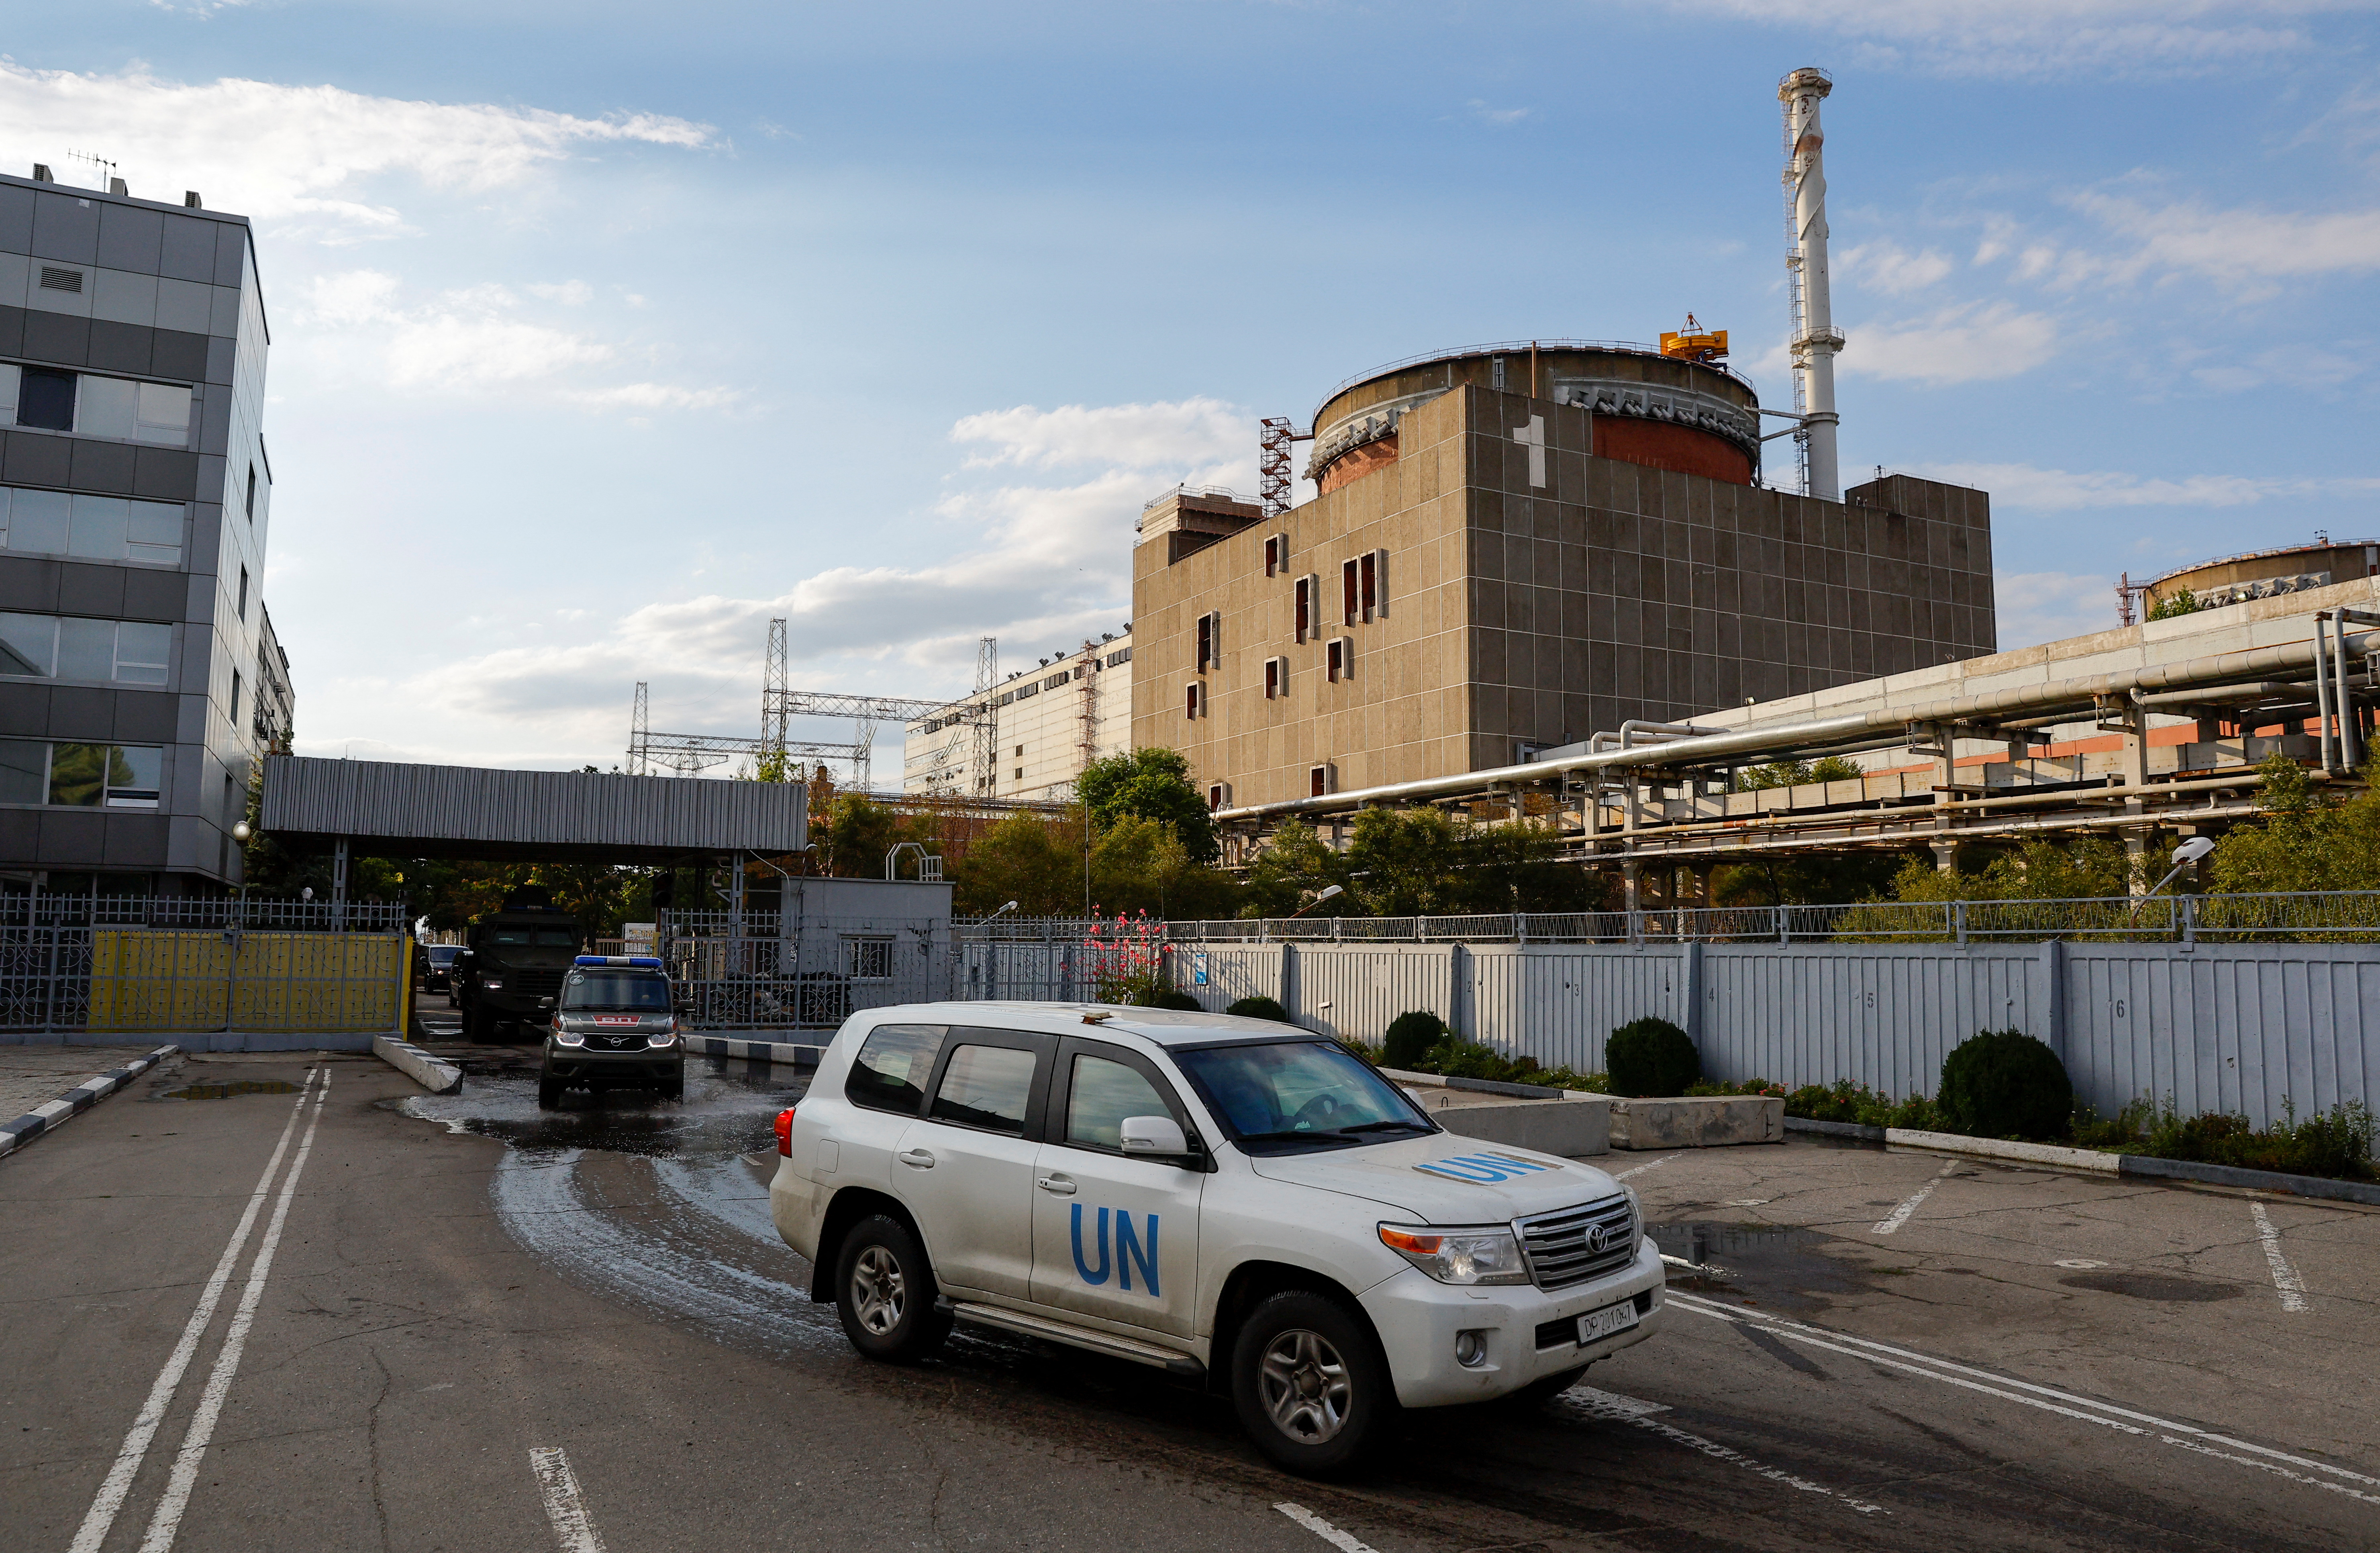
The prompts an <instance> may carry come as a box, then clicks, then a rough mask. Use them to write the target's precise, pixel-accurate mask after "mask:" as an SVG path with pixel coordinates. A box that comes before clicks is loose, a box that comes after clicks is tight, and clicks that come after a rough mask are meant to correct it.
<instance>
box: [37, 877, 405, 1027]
mask: <svg viewBox="0 0 2380 1553" xmlns="http://www.w3.org/2000/svg"><path fill="white" fill-rule="evenodd" d="M406 931H407V913H406V910H405V907H404V906H403V904H388V903H381V902H354V901H348V902H334V901H306V900H280V899H274V898H269V897H264V896H259V895H254V894H251V895H249V896H247V897H246V898H244V899H243V898H242V897H240V896H238V895H225V896H208V897H193V896H180V895H53V894H46V893H27V894H21V895H5V896H0V1030H8V1031H19V1032H32V1031H42V1032H44V1033H49V1032H56V1031H61V1030H65V1031H76V1030H122V1031H127V1032H135V1031H139V1032H157V1031H175V1030H188V1031H199V1030H220V1029H275V1030H325V1031H327V1030H357V1029H364V1028H377V1027H382V1026H385V1025H390V1024H391V1023H393V1022H394V1020H395V988H396V986H397V984H398V973H399V971H400V970H401V965H400V961H401V958H402V956H401V954H400V952H399V950H398V948H397V947H396V945H397V943H398V940H400V939H401V938H402V936H403V935H404V934H405V933H406Z"/></svg>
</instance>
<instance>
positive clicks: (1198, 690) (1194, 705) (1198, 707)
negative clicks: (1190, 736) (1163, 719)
mask: <svg viewBox="0 0 2380 1553" xmlns="http://www.w3.org/2000/svg"><path fill="white" fill-rule="evenodd" d="M1206 710H1207V687H1206V686H1204V685H1202V684H1200V683H1199V682H1198V681H1196V680H1195V679H1194V680H1192V681H1191V682H1190V683H1189V684H1188V685H1187V686H1184V688H1183V693H1182V715H1183V716H1184V717H1186V718H1193V719H1195V718H1196V717H1198V716H1199V715H1200V714H1202V713H1203V712H1205V711H1206Z"/></svg>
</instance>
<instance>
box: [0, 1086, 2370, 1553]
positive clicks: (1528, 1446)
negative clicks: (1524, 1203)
mask: <svg viewBox="0 0 2380 1553" xmlns="http://www.w3.org/2000/svg"><path fill="white" fill-rule="evenodd" d="M508 1069H509V1071H508ZM689 1080H690V1082H689V1092H688V1100H687V1102H686V1105H684V1106H683V1107H664V1106H646V1105H643V1104H641V1103H638V1102H636V1101H633V1100H631V1099H629V1098H613V1099H611V1100H608V1101H604V1102H601V1103H598V1102H595V1101H593V1100H591V1099H576V1098H575V1099H574V1100H573V1102H572V1103H571V1104H570V1105H569V1106H567V1107H566V1108H565V1110H564V1111H562V1112H560V1113H558V1114H556V1113H542V1112H540V1111H539V1110H537V1108H536V1105H535V1103H534V1096H533V1093H532V1092H531V1086H530V1080H529V1078H528V1075H527V1074H526V1073H524V1072H522V1071H520V1068H519V1064H518V1063H517V1062H511V1063H509V1064H508V1063H507V1062H506V1061H505V1056H504V1054H502V1053H497V1054H483V1055H482V1056H481V1058H480V1059H479V1071H477V1072H475V1073H474V1074H473V1076H472V1078H471V1079H470V1081H469V1082H468V1084H467V1086H466V1088H465V1091H464V1093H463V1094H462V1095H461V1096H456V1097H443V1098H442V1097H430V1096H425V1095H423V1094H422V1093H421V1092H420V1091H419V1089H418V1088H417V1087H416V1086H412V1085H411V1084H410V1083H408V1082H407V1081H406V1080H404V1079H403V1078H401V1077H400V1076H398V1075H397V1074H395V1073H394V1072H392V1071H391V1070H389V1069H388V1068H387V1067H385V1066H384V1065H383V1064H381V1063H379V1062H375V1061H373V1060H370V1059H364V1058H348V1057H337V1058H331V1059H326V1060H321V1061H316V1060H314V1059H310V1058H308V1057H305V1056H302V1055H301V1056H264V1055H261V1054H260V1055H251V1056H244V1057H237V1058H212V1059H194V1058H186V1059H180V1060H176V1062H172V1063H171V1064H169V1065H167V1066H166V1067H163V1068H161V1069H160V1070H158V1071H157V1072H156V1073H154V1074H151V1075H149V1076H148V1077H147V1078H146V1079H144V1080H143V1081H142V1083H141V1084H140V1085H139V1086H135V1088H134V1089H132V1090H130V1091H128V1092H127V1093H126V1094H124V1095H122V1096H119V1097H117V1098H115V1099H112V1100H109V1101H107V1102H104V1103H103V1105H102V1106H100V1107H99V1108H97V1109H96V1110H92V1111H91V1112H90V1113H89V1114H88V1115H87V1116H85V1117H84V1118H82V1119H80V1120H79V1121H78V1122H76V1124H75V1126H74V1127H73V1128H71V1129H68V1130H67V1131H65V1132H62V1133H61V1134H58V1135H57V1136H55V1137H53V1138H46V1139H43V1140H41V1141H40V1142H39V1143H38V1144H37V1145H35V1146H34V1147H30V1148H29V1149H27V1150H25V1151H24V1152H22V1153H21V1154H19V1155H18V1156H15V1157H13V1158H11V1159H7V1160H6V1161H0V1205H5V1207H0V1221H5V1222H6V1223H7V1224H8V1225H9V1226H10V1229H9V1240H8V1243H7V1250H6V1253H5V1255H6V1275H7V1276H6V1282H5V1285H0V1287H5V1290H6V1292H5V1294H0V1299H5V1300H6V1305H5V1308H6V1313H7V1320H6V1324H5V1326H0V1363H5V1364H6V1365H7V1366H8V1369H9V1374H10V1376H11V1381H12V1384H11V1386H10V1388H9V1389H8V1393H7V1401H6V1404H5V1406H6V1411H5V1413H0V1420H5V1425H6V1426H5V1428H0V1436H5V1449H0V1496H5V1501H6V1504H7V1505H8V1507H9V1509H8V1512H7V1513H8V1531H7V1535H6V1542H7V1545H8V1546H10V1547H32V1548H56V1549H61V1550H64V1549H68V1548H76V1549H79V1550H81V1553H113V1550H117V1549H130V1548H133V1547H142V1546H144V1545H145V1546H149V1547H152V1548H155V1547H175V1546H178V1547H193V1548H205V1549H217V1548H221V1549H235V1548H236V1549H239V1550H241V1553H248V1550H252V1549H255V1548H258V1547H292V1548H297V1547H302V1548H308V1549H316V1548H322V1547H389V1548H408V1549H410V1548H454V1549H462V1548H466V1547H468V1548H471V1549H474V1550H477V1549H485V1548H519V1549H524V1550H528V1549H536V1550H539V1553H544V1550H548V1549H553V1548H555V1547H562V1548H565V1549H568V1550H572V1553H577V1550H579V1549H584V1548H590V1547H608V1548H611V1549H613V1550H615V1553H625V1550H627V1549H639V1548H663V1547H719V1546H731V1545H732V1546H771V1547H779V1546H782V1547H837V1548H845V1547H853V1546H863V1547H895V1546H917V1547H1033V1548H1041V1547H1051V1548H1062V1547H1087V1548H1088V1547H1098V1548H1103V1549H1104V1548H1112V1547H1117V1546H1119V1545H1121V1544H1124V1543H1128V1542H1129V1543H1136V1544H1146V1543H1156V1544H1160V1545H1161V1546H1164V1547H1169V1548H1172V1547H1191V1548H1196V1547H1229V1548H1232V1549H1233V1550H1234V1553H1246V1550H1265V1549H1276V1548H1278V1549H1293V1550H1299V1553H1318V1550H1319V1549H1322V1548H1325V1547H1331V1546H1333V1545H1334V1542H1333V1539H1338V1540H1337V1541H1336V1543H1335V1545H1336V1546H1338V1547H1342V1548H1352V1547H1368V1548H1372V1549H1377V1550H1378V1553H1403V1550H1408V1549H1415V1550H1417V1549H1438V1550H1452V1549H1467V1548H1486V1547H1505V1548H1547V1549H1558V1548H1559V1549H1567V1548H1585V1547H1641V1548H1664V1549H1670V1548H1674V1549H1686V1548H1709V1547H1742V1548H1788V1547H1814V1546H1815V1547H1876V1548H1885V1547H1895V1548H1898V1547H1909V1546H1913V1545H1922V1544H1932V1545H1937V1546H1949V1547H2024V1548H2069V1547H2070V1548H2086V1547H2087V1548H2107V1547H2134V1548H2160V1549H2162V1548H2174V1547H2209V1548H2212V1547H2242V1548H2274V1549H2279V1548H2285V1547H2286V1548H2306V1547H2321V1548H2330V1547H2341V1548H2355V1547H2374V1546H2380V1537H2376V1536H2375V1528H2380V1429H2375V1426H2374V1425H2375V1419H2374V1402H2373V1400H2372V1395H2371V1391H2372V1388H2371V1385H2370V1377H2372V1376H2373V1375H2374V1373H2375V1370H2376V1369H2380V1366H2375V1363H2374V1360H2375V1357H2380V1356H2376V1355H2375V1354H2374V1352H2373V1350H2374V1332H2375V1324H2374V1294H2375V1292H2380V1291H2375V1286H2374V1285H2375V1280H2380V1212H2375V1211H2374V1210H2369V1209H2361V1208H2356V1207H2341V1206H2334V1205H2314V1204H2308V1203H2301V1202H2294V1201H2290V1200H2287V1199H2268V1200H2258V1199H2254V1198H2252V1197H2250V1196H2248V1195H2244V1194H2240V1193H2233V1192H2220V1191H2194V1190H2189V1189H2184V1188H2176V1187H2168V1186H2151V1185H2143V1184H2139V1183H2129V1182H2127V1183H2116V1182H2110V1181H2107V1180H2102V1179H2088V1180H2085V1179H2082V1178H2077V1177H2070V1176H2061V1175H2058V1174H2056V1173H2054V1172H2048V1171H2032V1170H2008V1169H2001V1168H1998V1167H1995V1166H1990V1165H1982V1164H1975V1163H1971V1162H1963V1161H1959V1162H1954V1161H1949V1160H1946V1159H1941V1158H1939V1157H1934V1156H1925V1155H1919V1154H1901V1153H1886V1152H1883V1151H1881V1150H1876V1149H1872V1148H1861V1147H1833V1146H1829V1145H1824V1144H1818V1143H1813V1142H1809V1141H1806V1140H1803V1139H1799V1138H1797V1139H1796V1140H1794V1141H1793V1142H1791V1143H1789V1144H1787V1145H1784V1146H1769V1147H1754V1148H1738V1149H1723V1150H1706V1151H1699V1152H1688V1153H1682V1154H1677V1155H1669V1156H1663V1155H1649V1156H1647V1155H1624V1154H1621V1155H1613V1156H1610V1157H1609V1159H1607V1160H1606V1161H1603V1162H1604V1163H1606V1164H1607V1165H1608V1166H1609V1168H1610V1169H1611V1170H1613V1171H1626V1172H1630V1174H1629V1178H1630V1181H1631V1183H1632V1184H1633V1185H1634V1186H1636V1187H1637V1188H1638V1189H1639V1191H1640V1192H1641V1193H1642V1194H1643V1196H1644V1200H1645V1208H1646V1212H1647V1216H1648V1219H1650V1221H1651V1222H1652V1223H1653V1225H1654V1226H1655V1227H1656V1228H1655V1232H1656V1234H1657V1236H1658V1238H1659V1239H1660V1241H1661V1243H1662V1244H1663V1245H1664V1247H1665V1248H1666V1249H1668V1250H1670V1252H1671V1253H1672V1254H1673V1255H1674V1256H1678V1257H1679V1258H1681V1259H1682V1261H1684V1262H1687V1263H1691V1264H1693V1265H1694V1266H1693V1268H1673V1271H1674V1272H1675V1273H1676V1276H1677V1282H1676V1284H1675V1286H1674V1289H1675V1292H1674V1294H1673V1298H1674V1300H1675V1301H1676V1306H1677V1310H1678V1318H1677V1319H1676V1320H1674V1321H1673V1322H1672V1324H1671V1326H1670V1329H1669V1330H1668V1331H1667V1332H1665V1333H1663V1334H1662V1335H1661V1336H1659V1337H1658V1338H1657V1339H1656V1340H1654V1341H1648V1342H1646V1343H1644V1344H1641V1345H1639V1346H1638V1347H1635V1348H1633V1349H1630V1350H1627V1351H1625V1352H1624V1353H1621V1355H1620V1356H1619V1357H1618V1358H1617V1359H1615V1360H1613V1361H1612V1362H1610V1363H1609V1364H1607V1365H1601V1366H1599V1367H1597V1369H1596V1370H1594V1371H1592V1372H1590V1374H1589V1376H1588V1377H1587V1382H1588V1383H1587V1384H1586V1385H1585V1386H1583V1387H1581V1388H1579V1389H1574V1390H1573V1392H1572V1393H1570V1394H1569V1396H1567V1397H1566V1398H1564V1399H1563V1400H1562V1401H1561V1402H1560V1404H1558V1405H1557V1406H1555V1407H1553V1408H1550V1409H1547V1410H1545V1411H1543V1412H1540V1413H1534V1414H1515V1413H1506V1412H1500V1411H1494V1410H1489V1411H1486V1412H1466V1413H1462V1414H1459V1415H1457V1414H1448V1413H1436V1414H1415V1415H1412V1416H1411V1417H1410V1418H1409V1419H1408V1420H1407V1422H1406V1425H1405V1426H1404V1427H1403V1431H1402V1434H1401V1438H1400V1439H1399V1440H1398V1442H1397V1443H1396V1444H1395V1446H1394V1447H1393V1448H1392V1449H1391V1450H1390V1451H1389V1452H1388V1454H1387V1456H1386V1457H1385V1459H1384V1460H1383V1461H1382V1462H1381V1463H1380V1464H1379V1465H1378V1468H1377V1469H1375V1470H1374V1471H1372V1472H1370V1473H1369V1474H1366V1476H1364V1477H1361V1478H1359V1479H1356V1480H1354V1481H1352V1482H1349V1483H1344V1484H1338V1485H1330V1486H1319V1485H1315V1484H1311V1483H1305V1482H1301V1481H1298V1480H1294V1479H1291V1478H1287V1477H1284V1476H1282V1475H1281V1474H1278V1473H1276V1472H1274V1471H1273V1470H1271V1469H1270V1468H1269V1466H1267V1465H1266V1464H1265V1463H1264V1462H1262V1460H1261V1459H1260V1458H1259V1457H1257V1454H1256V1453H1255V1451H1254V1450H1253V1449H1252V1448H1250V1447H1249V1446H1248V1445H1247V1444H1246V1443H1245V1440H1244V1439H1243V1438H1241V1436H1240V1435H1239V1432H1238V1430H1237V1428H1236V1427H1235V1426H1234V1423H1233V1419H1232V1416H1231V1413H1230V1410H1229V1409H1228V1407H1226V1406H1224V1405H1223V1404H1221V1403H1220V1402H1218V1401H1214V1400H1212V1399H1208V1398H1206V1397H1203V1396H1198V1395H1195V1394H1192V1393H1188V1392H1185V1391H1182V1390H1179V1389H1174V1388H1172V1386H1170V1385H1168V1384H1167V1383H1166V1382H1164V1381H1163V1380H1162V1379H1160V1378H1159V1377H1155V1376H1153V1375H1152V1374H1151V1373H1150V1372H1147V1371H1145V1370H1140V1369H1137V1368H1135V1367H1133V1366H1129V1365H1118V1364H1111V1363H1108V1362H1105V1361H1100V1360H1095V1359H1089V1358H1086V1357H1080V1356H1073V1355H1068V1354H1065V1353H1048V1352H1042V1351H1038V1350H1036V1349H1035V1348H1034V1347H1033V1346H1032V1345H1030V1344H1027V1343H1024V1342H1021V1341H1008V1340H1004V1339H995V1338H989V1337H983V1336H976V1335H963V1336H962V1337H961V1338H960V1339H959V1340H957V1341H954V1342H953V1345H952V1346H951V1348H950V1350H949V1352H948V1353H947V1354H946V1356H945V1357H944V1358H943V1359H941V1361H939V1362H937V1363H935V1364H932V1365H926V1366H922V1367H920V1368H917V1369H915V1370H907V1371H902V1370H891V1369H887V1368H884V1367H881V1366H877V1365H867V1364H864V1363H862V1362H861V1361H859V1360H857V1359H856V1357H855V1356H854V1355H853V1354H852V1353H850V1351H849V1349H848V1346H847V1345H846V1344H845V1342H844V1339H843V1337H842V1334H841V1331H840V1329H838V1328H837V1326H836V1325H835V1323H834V1320H833V1316H832V1311H831V1310H830V1309H828V1308H826V1307H820V1306H814V1305H811V1304H808V1303H807V1300H806V1299H804V1298H803V1297H801V1295H800V1294H799V1292H797V1291H799V1290H800V1289H803V1288H805V1287H807V1267H806V1266H805V1265H804V1264H803V1263H802V1262H801V1261H800V1259H799V1258H797V1257H795V1256H792V1255H791V1254H790V1253H789V1252H787V1251H786V1250H785V1249H784V1247H783V1245H782V1244H780V1243H778V1242H777V1240H776V1238H775V1235H774V1232H773V1231H772V1230H771V1228H770V1226H769V1225H768V1222H767V1213H766V1201H765V1185H764V1183H765V1179H766V1176H765V1171H766V1169H767V1168H768V1166H769V1165H770V1164H771V1162H772V1156H771V1155H769V1154H768V1153H767V1152H766V1150H767V1149H768V1147H769V1120H770V1118H771V1116H772V1115H773V1113H774V1111H775V1110H777V1109H779V1108H780V1107H781V1106H782V1105H783V1103H784V1101H785V1099H786V1098H788V1097H790V1096H793V1095H796V1094H798V1092H799V1089H800V1086H801V1084H802V1083H803V1075H802V1074H799V1073H796V1072H794V1071H791V1070H783V1069H771V1068H769V1067H767V1066H766V1065H765V1064H763V1065H759V1066H758V1067H755V1066H754V1065H751V1064H746V1063H740V1062H739V1063H733V1064H730V1063H724V1062H710V1063H698V1064H696V1065H695V1067H694V1069H693V1070H691V1071H690V1074H689ZM226 1081H229V1082H226ZM326 1081H327V1088H325V1087H324V1085H325V1082H326ZM194 1086H196V1087H197V1088H198V1092H199V1093H200V1094H203V1095H207V1096H210V1097H219V1098H205V1099H174V1098H167V1097H168V1096H170V1095H173V1094H176V1093H187V1092H189V1091H190V1090H192V1089H193V1087H194ZM275 1086H287V1087H286V1088H277V1087H275ZM276 1149H278V1150H279V1155H278V1159H275V1151H276ZM269 1165H271V1166H272V1167H273V1168H271V1169H269V1168H268V1166H269ZM275 1170H277V1171H278V1173H277V1174H276V1173H274V1171H275ZM244 1217H245V1220H246V1222H247V1224H248V1229H247V1231H245V1239H244V1240H242V1239H241V1236H242V1231H241V1224H242V1222H243V1219H244ZM235 1242H238V1243H239V1244H238V1248H237V1254H236V1255H232V1256H226V1251H227V1248H233V1247H234V1243H235ZM260 1267H261V1271H260ZM211 1291H212V1293H211ZM211 1298H212V1302H213V1303H212V1306H210V1305H209V1304H208V1302H209V1300H210V1299H211ZM202 1308H205V1309H208V1310H209V1311H210V1314H211V1319H210V1320H208V1321H206V1322H194V1316H195V1315H196V1314H197V1313H198V1312H200V1310H201V1309H202ZM235 1339H237V1341H235ZM177 1360H178V1363H179V1365H180V1368H179V1370H178V1371H176V1363H177ZM169 1377H171V1378H173V1380H174V1384H172V1385H170V1386H169V1385H167V1384H166V1381H167V1379H168V1378H169ZM144 1431H145V1433H144ZM135 1447H137V1450H136V1449H135ZM160 1537H162V1538H163V1541H160V1540H159V1539H160Z"/></svg>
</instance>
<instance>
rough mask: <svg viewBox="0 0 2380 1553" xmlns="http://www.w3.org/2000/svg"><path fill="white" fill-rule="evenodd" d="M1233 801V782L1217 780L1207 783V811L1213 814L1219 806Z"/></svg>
mask: <svg viewBox="0 0 2380 1553" xmlns="http://www.w3.org/2000/svg"><path fill="white" fill-rule="evenodd" d="M1231 801H1232V784H1231V783H1228V782H1216V783H1208V785H1207V812H1208V813H1209V814H1212V813H1213V812H1215V810H1217V809H1219V808H1221V807H1224V806H1225V805H1227V804H1229V803H1230V802H1231Z"/></svg>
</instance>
